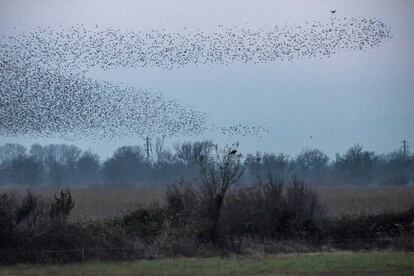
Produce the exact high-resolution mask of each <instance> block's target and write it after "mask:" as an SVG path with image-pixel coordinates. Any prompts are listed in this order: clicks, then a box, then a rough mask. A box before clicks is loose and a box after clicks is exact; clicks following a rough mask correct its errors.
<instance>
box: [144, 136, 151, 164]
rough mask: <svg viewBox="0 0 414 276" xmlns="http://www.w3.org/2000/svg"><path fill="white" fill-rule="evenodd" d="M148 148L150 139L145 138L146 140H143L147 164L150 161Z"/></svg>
mask: <svg viewBox="0 0 414 276" xmlns="http://www.w3.org/2000/svg"><path fill="white" fill-rule="evenodd" d="M150 147H151V144H150V139H149V137H148V136H147V138H145V152H146V154H147V162H149V161H150Z"/></svg>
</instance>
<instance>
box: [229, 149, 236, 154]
mask: <svg viewBox="0 0 414 276" xmlns="http://www.w3.org/2000/svg"><path fill="white" fill-rule="evenodd" d="M236 152H237V150H232V151H231V152H229V154H236Z"/></svg>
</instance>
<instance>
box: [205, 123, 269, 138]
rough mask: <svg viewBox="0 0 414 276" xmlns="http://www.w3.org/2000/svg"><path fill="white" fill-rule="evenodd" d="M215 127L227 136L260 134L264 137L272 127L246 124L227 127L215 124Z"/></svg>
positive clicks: (260, 136)
mask: <svg viewBox="0 0 414 276" xmlns="http://www.w3.org/2000/svg"><path fill="white" fill-rule="evenodd" d="M213 128H214V129H215V130H218V131H219V132H220V133H221V134H222V135H224V136H227V137H235V136H236V137H240V136H242V137H244V136H258V137H259V138H262V137H263V135H264V134H267V133H269V132H270V128H269V127H265V126H263V125H256V126H252V125H246V124H237V125H231V126H227V127H223V126H215V125H213Z"/></svg>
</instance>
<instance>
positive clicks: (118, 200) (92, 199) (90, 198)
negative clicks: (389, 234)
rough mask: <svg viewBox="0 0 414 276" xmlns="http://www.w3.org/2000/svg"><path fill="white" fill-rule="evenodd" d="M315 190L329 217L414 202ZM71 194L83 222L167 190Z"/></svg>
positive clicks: (375, 193)
mask: <svg viewBox="0 0 414 276" xmlns="http://www.w3.org/2000/svg"><path fill="white" fill-rule="evenodd" d="M9 191H13V192H16V193H17V194H20V195H22V194H24V193H25V192H26V191H27V189H24V188H23V189H18V190H16V189H15V188H6V187H1V188H0V193H2V192H9ZM315 191H316V193H317V195H318V196H319V199H320V202H321V204H322V207H323V208H324V210H325V212H326V214H327V215H328V216H329V217H336V216H342V215H360V214H379V213H383V212H394V211H405V210H407V209H409V208H410V207H413V202H414V187H387V188H386V187H372V188H360V187H332V188H328V187H318V188H315ZM33 192H34V193H36V194H39V195H40V196H41V197H42V198H44V199H46V200H48V201H49V200H50V199H51V198H52V197H53V193H54V192H55V191H52V190H44V189H35V190H33ZM71 192H72V195H73V197H74V200H75V208H74V209H73V211H72V213H71V217H70V219H71V220H72V221H82V220H88V219H108V218H114V217H117V216H120V215H123V214H125V213H128V212H129V211H131V210H134V209H136V208H137V207H138V206H140V205H141V206H146V205H149V204H152V203H158V204H163V202H164V192H165V189H163V188H130V189H104V188H84V189H81V188H72V189H71Z"/></svg>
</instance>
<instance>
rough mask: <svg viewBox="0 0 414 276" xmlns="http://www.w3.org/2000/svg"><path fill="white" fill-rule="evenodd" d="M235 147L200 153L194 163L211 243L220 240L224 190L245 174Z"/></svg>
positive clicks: (216, 148) (215, 146) (216, 147)
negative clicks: (207, 153)
mask: <svg viewBox="0 0 414 276" xmlns="http://www.w3.org/2000/svg"><path fill="white" fill-rule="evenodd" d="M237 146H238V145H233V146H232V147H224V148H223V149H219V148H218V146H217V145H214V146H213V147H214V151H213V152H212V153H211V154H209V155H205V153H206V152H203V151H199V152H198V154H197V156H196V160H197V164H198V167H199V172H200V196H201V201H202V202H203V207H204V208H205V211H206V217H207V234H208V238H209V239H210V240H211V241H216V240H217V239H218V238H219V221H220V215H221V212H222V208H223V203H224V198H225V196H226V193H227V191H228V190H229V189H230V188H231V187H232V186H233V185H234V184H236V183H237V182H238V181H239V179H240V177H241V176H242V174H243V172H244V165H243V164H242V162H241V157H242V155H241V154H238V153H237Z"/></svg>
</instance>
